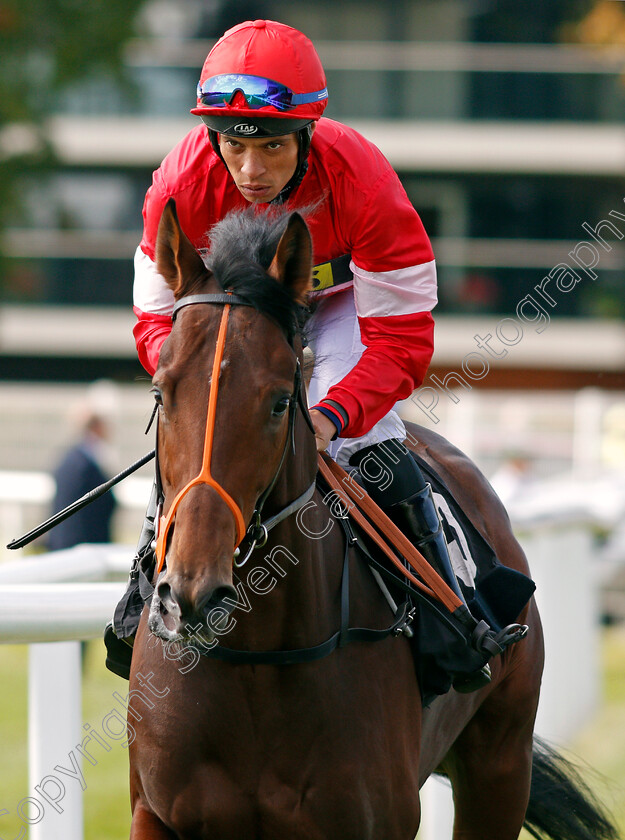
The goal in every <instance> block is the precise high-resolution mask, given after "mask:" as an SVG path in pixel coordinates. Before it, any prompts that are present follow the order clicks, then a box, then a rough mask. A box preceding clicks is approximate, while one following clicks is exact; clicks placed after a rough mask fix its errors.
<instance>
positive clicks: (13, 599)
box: [0, 545, 132, 840]
mask: <svg viewBox="0 0 625 840" xmlns="http://www.w3.org/2000/svg"><path fill="white" fill-rule="evenodd" d="M131 557H132V549H131V548H129V547H124V546H102V545H97V546H96V545H92V546H85V545H83V546H77V547H76V548H72V549H69V550H67V551H58V552H55V553H54V554H50V555H43V556H40V557H37V558H34V559H26V560H21V561H17V562H14V563H5V564H2V565H0V642H3V643H5V644H24V643H27V644H29V645H30V648H29V664H28V787H29V792H28V796H27V797H24V799H22V800H21V801H20V802H19V803H15V805H16V811H17V815H18V817H19V818H20V823H21V828H20V832H19V834H17V835H16V837H19V838H20V840H21V838H22V837H23V836H24V835H25V832H26V826H28V836H29V838H30V840H83V806H82V790H83V784H82V783H81V780H82V782H83V783H84V779H83V777H82V757H81V755H80V753H79V752H78V751H77V745H80V744H81V742H82V741H83V739H84V737H85V733H84V732H83V731H82V710H81V706H82V703H81V697H82V685H81V676H82V674H81V671H82V669H81V651H80V641H79V640H86V639H96V638H101V637H102V628H103V627H104V625H105V624H106V622H107V621H108V620H109V619H110V616H111V615H112V612H113V609H114V607H115V604H116V603H117V601H118V600H119V598H120V596H121V594H122V592H123V591H124V583H123V582H120V581H118V582H116V583H115V582H105V583H87V582H85V581H89V580H94V579H96V580H100V581H103V580H106V579H110V578H112V577H120V576H122V575H123V576H126V575H127V574H128V568H129V565H130V559H131ZM68 581H72V582H68ZM72 756H73V760H70V758H71V757H72ZM58 768H62V769H58ZM63 770H66V771H68V772H63ZM3 804H6V803H3Z"/></svg>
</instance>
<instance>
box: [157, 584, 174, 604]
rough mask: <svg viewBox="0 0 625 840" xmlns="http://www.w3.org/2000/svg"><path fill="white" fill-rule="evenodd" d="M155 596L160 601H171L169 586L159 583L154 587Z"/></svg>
mask: <svg viewBox="0 0 625 840" xmlns="http://www.w3.org/2000/svg"><path fill="white" fill-rule="evenodd" d="M156 594H157V595H158V597H159V598H160V600H161V601H166V600H171V586H170V585H169V584H168V583H165V582H162V583H159V584H158V586H157V587H156Z"/></svg>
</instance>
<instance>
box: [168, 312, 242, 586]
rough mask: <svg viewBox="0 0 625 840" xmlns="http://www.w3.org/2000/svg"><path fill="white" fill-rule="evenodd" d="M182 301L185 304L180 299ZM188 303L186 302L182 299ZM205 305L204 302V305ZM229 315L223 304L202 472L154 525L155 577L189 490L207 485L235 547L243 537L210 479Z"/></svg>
mask: <svg viewBox="0 0 625 840" xmlns="http://www.w3.org/2000/svg"><path fill="white" fill-rule="evenodd" d="M182 300H185V299H184V298H183V299H182ZM186 300H188V298H187V299H186ZM207 302H208V301H207ZM229 314H230V304H229V303H227V304H226V305H225V307H224V311H223V313H222V316H221V323H220V324H219V333H218V335H217V346H216V348H215V359H214V361H213V371H212V376H211V382H210V393H209V395H208V411H207V416H206V430H205V433H204V455H203V457H202V468H201V470H200V472H199V473H198V475H196V477H195V478H193V479H191V481H189V483H188V484H186V485H185V486H184V487H183V488H182V490H180V492H179V493H178V494H177V496H176V498H175V499H174V501H173V502H172V505H171V507H170V508H169V511H168V512H167V516H162V517H161V518H160V521H159V523H158V537H157V540H156V560H157V565H156V571H157V573H159V572H160V571H161V569H162V568H163V564H164V563H165V554H166V550H167V536H168V534H169V529H170V527H171V523H172V521H173V519H174V516H175V515H176V510H177V509H178V505H179V504H180V502H181V501H182V500H183V499H184V497H185V496H186V495H187V493H188V492H189V490H191V488H192V487H197V486H198V485H200V484H207V485H208V486H209V487H212V488H213V490H215V491H216V492H217V493H218V494H219V495H220V496H221V498H222V499H223V500H224V502H225V503H226V504H227V505H228V507H229V508H230V510H231V511H232V514H233V516H234V520H235V523H236V528H237V539H236V544H235V545H238V544H239V543H240V542H241V540H242V539H243V537H244V536H245V530H246V529H245V520H244V519H243V514H242V513H241V508H240V507H239V506H238V504H237V503H236V502H235V501H234V499H233V498H232V496H231V495H230V494H229V493H227V492H226V490H224V488H223V487H222V486H221V484H219V482H218V481H215V479H214V478H213V476H212V475H211V456H212V454H213V439H214V436H215V418H216V415H217V395H218V393H219V373H220V370H221V363H222V361H223V355H224V349H225V346H226V334H227V331H228V316H229Z"/></svg>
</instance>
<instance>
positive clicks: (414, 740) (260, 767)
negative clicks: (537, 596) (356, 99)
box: [128, 201, 616, 840]
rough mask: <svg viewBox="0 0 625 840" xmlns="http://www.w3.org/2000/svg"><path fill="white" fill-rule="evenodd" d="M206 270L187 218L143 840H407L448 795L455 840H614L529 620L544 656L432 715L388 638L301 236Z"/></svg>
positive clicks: (168, 235)
mask: <svg viewBox="0 0 625 840" xmlns="http://www.w3.org/2000/svg"><path fill="white" fill-rule="evenodd" d="M209 264H210V268H208V267H207V264H206V263H205V259H204V258H203V256H202V255H201V254H200V253H198V252H197V251H196V250H195V248H194V247H193V245H192V244H191V243H190V241H189V240H188V239H187V237H186V235H185V234H184V232H183V231H182V229H181V226H180V223H179V221H178V218H177V215H176V210H175V204H174V202H173V201H170V202H169V203H168V204H167V205H166V207H165V209H164V211H163V215H162V218H161V222H160V227H159V232H158V241H157V246H156V265H157V269H158V271H159V273H160V274H161V275H162V276H163V277H164V278H165V279H166V281H167V283H168V284H169V286H170V288H171V289H172V291H173V294H174V298H175V301H176V304H175V313H174V324H173V328H172V331H171V334H170V335H169V336H168V338H167V340H166V341H165V343H164V345H163V348H162V351H161V354H160V359H159V363H158V368H157V370H156V373H155V375H154V378H153V393H154V397H155V401H156V405H157V407H158V410H157V414H158V423H157V434H156V436H157V478H158V483H159V488H160V494H161V497H162V502H163V506H162V510H161V511H159V527H158V538H157V542H156V555H157V558H158V564H157V568H156V570H155V572H154V577H153V579H152V585H153V593H152V597H151V602H150V603H149V604H148V605H146V607H145V609H144V611H143V614H142V617H141V623H140V627H139V630H138V633H137V638H136V641H135V645H134V652H133V662H132V670H131V677H130V694H129V702H128V733H129V734H128V739H129V756H130V792H131V808H132V822H131V832H130V837H131V840H148V838H149V840H173V839H174V838H179V840H199V838H208V837H210V838H215V840H217V838H218V839H219V840H285V838H289V840H382V838H383V840H413V838H414V837H415V834H416V833H417V830H418V827H419V823H420V800H419V790H420V788H421V786H422V785H423V783H424V782H425V780H426V779H427V778H428V777H429V776H430V775H432V774H434V773H438V774H443V775H445V776H447V778H448V779H449V780H450V782H451V785H452V788H453V797H454V805H455V822H454V834H453V837H454V840H516V838H517V837H518V835H519V832H520V831H521V829H522V827H523V825H524V824H525V826H526V827H527V828H529V830H530V831H531V832H532V833H533V836H535V837H543V838H564V837H566V838H570V840H583V839H584V838H585V839H586V840H590V838H591V837H592V838H593V840H599V839H600V838H614V837H616V834H615V829H614V828H613V826H612V825H611V824H610V822H609V819H608V818H607V817H605V816H604V814H603V813H602V812H601V806H599V805H597V804H596V803H594V802H593V801H592V800H591V799H590V797H589V795H588V794H587V792H585V791H584V790H583V788H582V787H581V785H580V784H578V781H576V779H575V777H574V776H572V775H571V772H572V771H570V768H569V767H568V766H566V765H562V763H561V761H560V757H559V756H558V754H557V753H552V752H549V750H547V749H542V748H540V746H539V745H537V743H536V741H535V739H534V737H533V726H534V719H535V715H536V709H537V705H538V698H539V689H540V681H541V674H542V669H543V638H542V633H541V625H540V618H539V615H538V612H537V608H536V604H535V602H534V600H533V599H531V600H530V601H529V602H528V604H527V605H526V607H525V608H524V611H523V614H522V615H521V616H520V619H519V620H521V621H523V622H524V623H526V624H528V625H529V627H530V628H531V630H530V632H529V634H528V635H527V637H526V638H524V639H523V641H521V642H518V643H517V644H515V645H513V646H511V647H509V648H508V649H506V650H505V651H504V653H502V654H501V655H500V656H497V657H495V658H494V659H492V660H491V663H490V667H491V672H492V674H491V677H492V678H491V682H490V683H489V684H488V685H486V686H484V687H483V688H481V689H479V690H477V691H475V692H473V693H469V694H463V693H458V692H457V691H455V690H454V689H451V690H450V691H449V692H447V693H446V694H444V695H442V696H440V697H437V698H436V699H435V700H433V702H431V703H430V705H429V706H428V707H427V708H423V703H422V697H421V693H420V688H419V685H418V681H417V676H416V671H415V666H414V661H413V658H412V654H411V650H410V643H409V641H408V639H407V638H406V634H403V633H398V634H394V633H388V632H382V631H384V630H385V628H388V624H389V617H391V614H390V610H389V605H388V603H387V602H386V600H385V599H384V598H383V597H382V595H381V593H380V589H379V587H378V584H377V583H376V581H375V579H374V577H373V575H372V574H371V573H370V571H369V569H368V567H367V565H366V564H365V563H363V562H362V560H361V559H360V558H359V556H358V552H357V550H356V547H353V546H351V545H350V543H349V541H347V542H346V540H345V535H344V532H343V530H342V529H341V528H340V527H338V526H337V525H336V519H335V518H334V517H333V515H332V513H331V511H330V510H329V508H328V505H327V504H325V503H324V498H323V491H322V490H320V489H319V487H318V486H317V485H316V484H315V480H316V475H317V453H316V446H315V439H314V435H313V433H312V431H311V428H310V426H309V422H308V419H307V410H306V408H305V405H304V404H303V398H302V383H301V367H302V354H303V351H302V338H301V332H300V329H299V320H300V319H299V314H300V313H301V311H302V307H303V306H304V305H305V304H306V301H307V298H308V295H309V292H310V287H311V286H310V284H311V268H312V246H311V237H310V233H309V230H308V227H307V225H306V222H305V221H304V219H303V218H302V216H301V215H300V214H298V213H297V212H293V213H290V214H289V213H282V214H279V213H273V214H271V213H259V212H254V211H245V212H242V213H238V214H233V215H230V216H228V217H226V219H225V220H223V221H222V222H220V223H219V224H218V225H217V226H216V227H215V228H214V229H213V231H212V233H211V248H210V262H209ZM411 437H414V438H416V439H417V440H418V444H416V445H415V447H414V448H415V449H416V450H417V452H418V454H419V455H420V456H421V457H422V458H423V459H425V461H427V462H428V463H429V464H430V465H432V467H434V468H435V469H436V470H437V471H438V472H439V473H440V474H441V476H442V477H443V478H444V480H445V482H446V484H447V486H448V487H449V488H450V490H451V491H452V493H453V494H454V495H455V496H456V498H457V499H458V501H459V502H460V504H461V505H462V507H463V509H464V510H465V511H466V512H467V515H468V516H469V517H470V518H471V520H472V522H473V524H474V526H475V527H476V528H477V529H478V531H479V532H480V534H482V535H483V537H484V539H486V540H487V541H488V542H489V543H490V545H491V546H492V547H493V548H494V550H495V552H496V554H497V556H498V557H499V558H501V559H502V561H504V562H505V564H506V565H508V566H509V567H510V568H513V569H516V570H518V571H521V572H523V573H525V574H528V573H529V570H528V566H527V561H526V559H525V556H524V554H523V552H522V550H521V548H520V546H519V544H518V543H517V541H516V540H515V538H514V536H513V534H512V531H511V527H510V522H509V520H508V517H507V514H506V512H505V509H504V508H503V506H502V504H501V503H500V502H499V500H498V499H497V497H496V496H495V495H494V492H493V490H492V489H491V487H490V485H489V484H488V482H487V481H486V479H485V478H484V477H483V476H482V474H481V473H480V472H479V470H478V469H477V467H476V466H475V465H474V464H473V463H472V462H471V461H470V460H469V459H468V458H467V457H466V456H464V455H463V454H462V453H461V452H460V451H459V450H457V449H456V448H455V447H454V446H453V445H452V444H450V443H449V442H447V441H446V440H445V439H444V438H442V437H441V436H439V435H438V434H436V433H434V432H432V431H428V430H426V429H423V428H420V427H416V426H415V427H412V428H411ZM198 470H199V472H198ZM268 523H269V527H268ZM333 526H334V527H333ZM235 546H238V547H237V548H235ZM345 568H348V570H349V576H350V577H349V591H348V593H347V596H346V594H345V586H344V583H343V581H344V571H345ZM346 599H347V600H348V601H349V610H350V619H349V620H350V622H351V624H354V625H358V626H360V627H364V628H369V631H368V632H371V633H374V634H375V633H376V632H377V633H379V638H375V639H372V640H371V641H367V640H366V638H365V639H357V640H352V641H351V642H350V643H349V644H339V643H337V641H336V639H337V635H338V636H340V632H338V631H339V624H340V623H341V622H342V621H343V619H342V615H343V612H342V610H344V607H345V603H342V602H344V601H345V600H346ZM344 630H345V628H344V627H343V628H341V631H344ZM367 638H368V637H367ZM217 642H219V644H217ZM330 642H332V644H330ZM311 651H312V653H311ZM302 652H303V653H302ZM213 654H218V655H213ZM563 826H565V829H564V832H562V827H563ZM558 832H561V833H558Z"/></svg>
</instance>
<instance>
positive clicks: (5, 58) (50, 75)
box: [0, 0, 146, 230]
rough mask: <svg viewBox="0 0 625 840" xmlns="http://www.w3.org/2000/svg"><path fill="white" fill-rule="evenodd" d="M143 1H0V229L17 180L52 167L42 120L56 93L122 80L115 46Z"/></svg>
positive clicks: (119, 45) (128, 32)
mask: <svg viewBox="0 0 625 840" xmlns="http://www.w3.org/2000/svg"><path fill="white" fill-rule="evenodd" d="M145 2H146V0H88V2H85V0H0V56H1V57H2V58H1V60H0V230H1V229H2V227H4V226H5V225H6V222H7V219H10V218H11V217H12V214H13V213H14V212H15V207H16V202H18V201H19V187H18V185H19V183H20V180H21V179H22V178H23V177H24V176H25V175H29V176H40V175H41V174H43V173H44V172H46V171H49V170H50V168H51V166H53V163H54V157H53V155H52V153H51V149H50V146H49V144H48V142H47V138H46V125H45V119H46V117H48V116H50V114H52V113H53V112H54V109H55V105H56V103H57V102H58V99H59V96H60V95H61V94H62V93H63V92H64V91H65V90H67V89H68V88H69V87H71V86H72V85H74V84H76V83H77V82H83V83H84V82H90V83H92V84H94V85H97V84H98V79H100V78H106V79H107V80H110V79H111V78H113V79H114V80H115V82H116V83H117V84H119V85H120V86H123V85H124V84H125V79H124V69H123V62H122V49H123V46H124V44H125V42H126V41H127V40H128V39H129V38H130V37H132V36H133V35H134V34H135V30H134V27H135V19H136V16H137V11H138V9H139V8H140V7H141V6H143V5H144V4H145ZM16 124H17V125H19V126H20V129H21V131H22V133H23V138H24V139H23V141H21V140H20V137H19V136H18V138H17V142H16V141H15V125H16Z"/></svg>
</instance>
